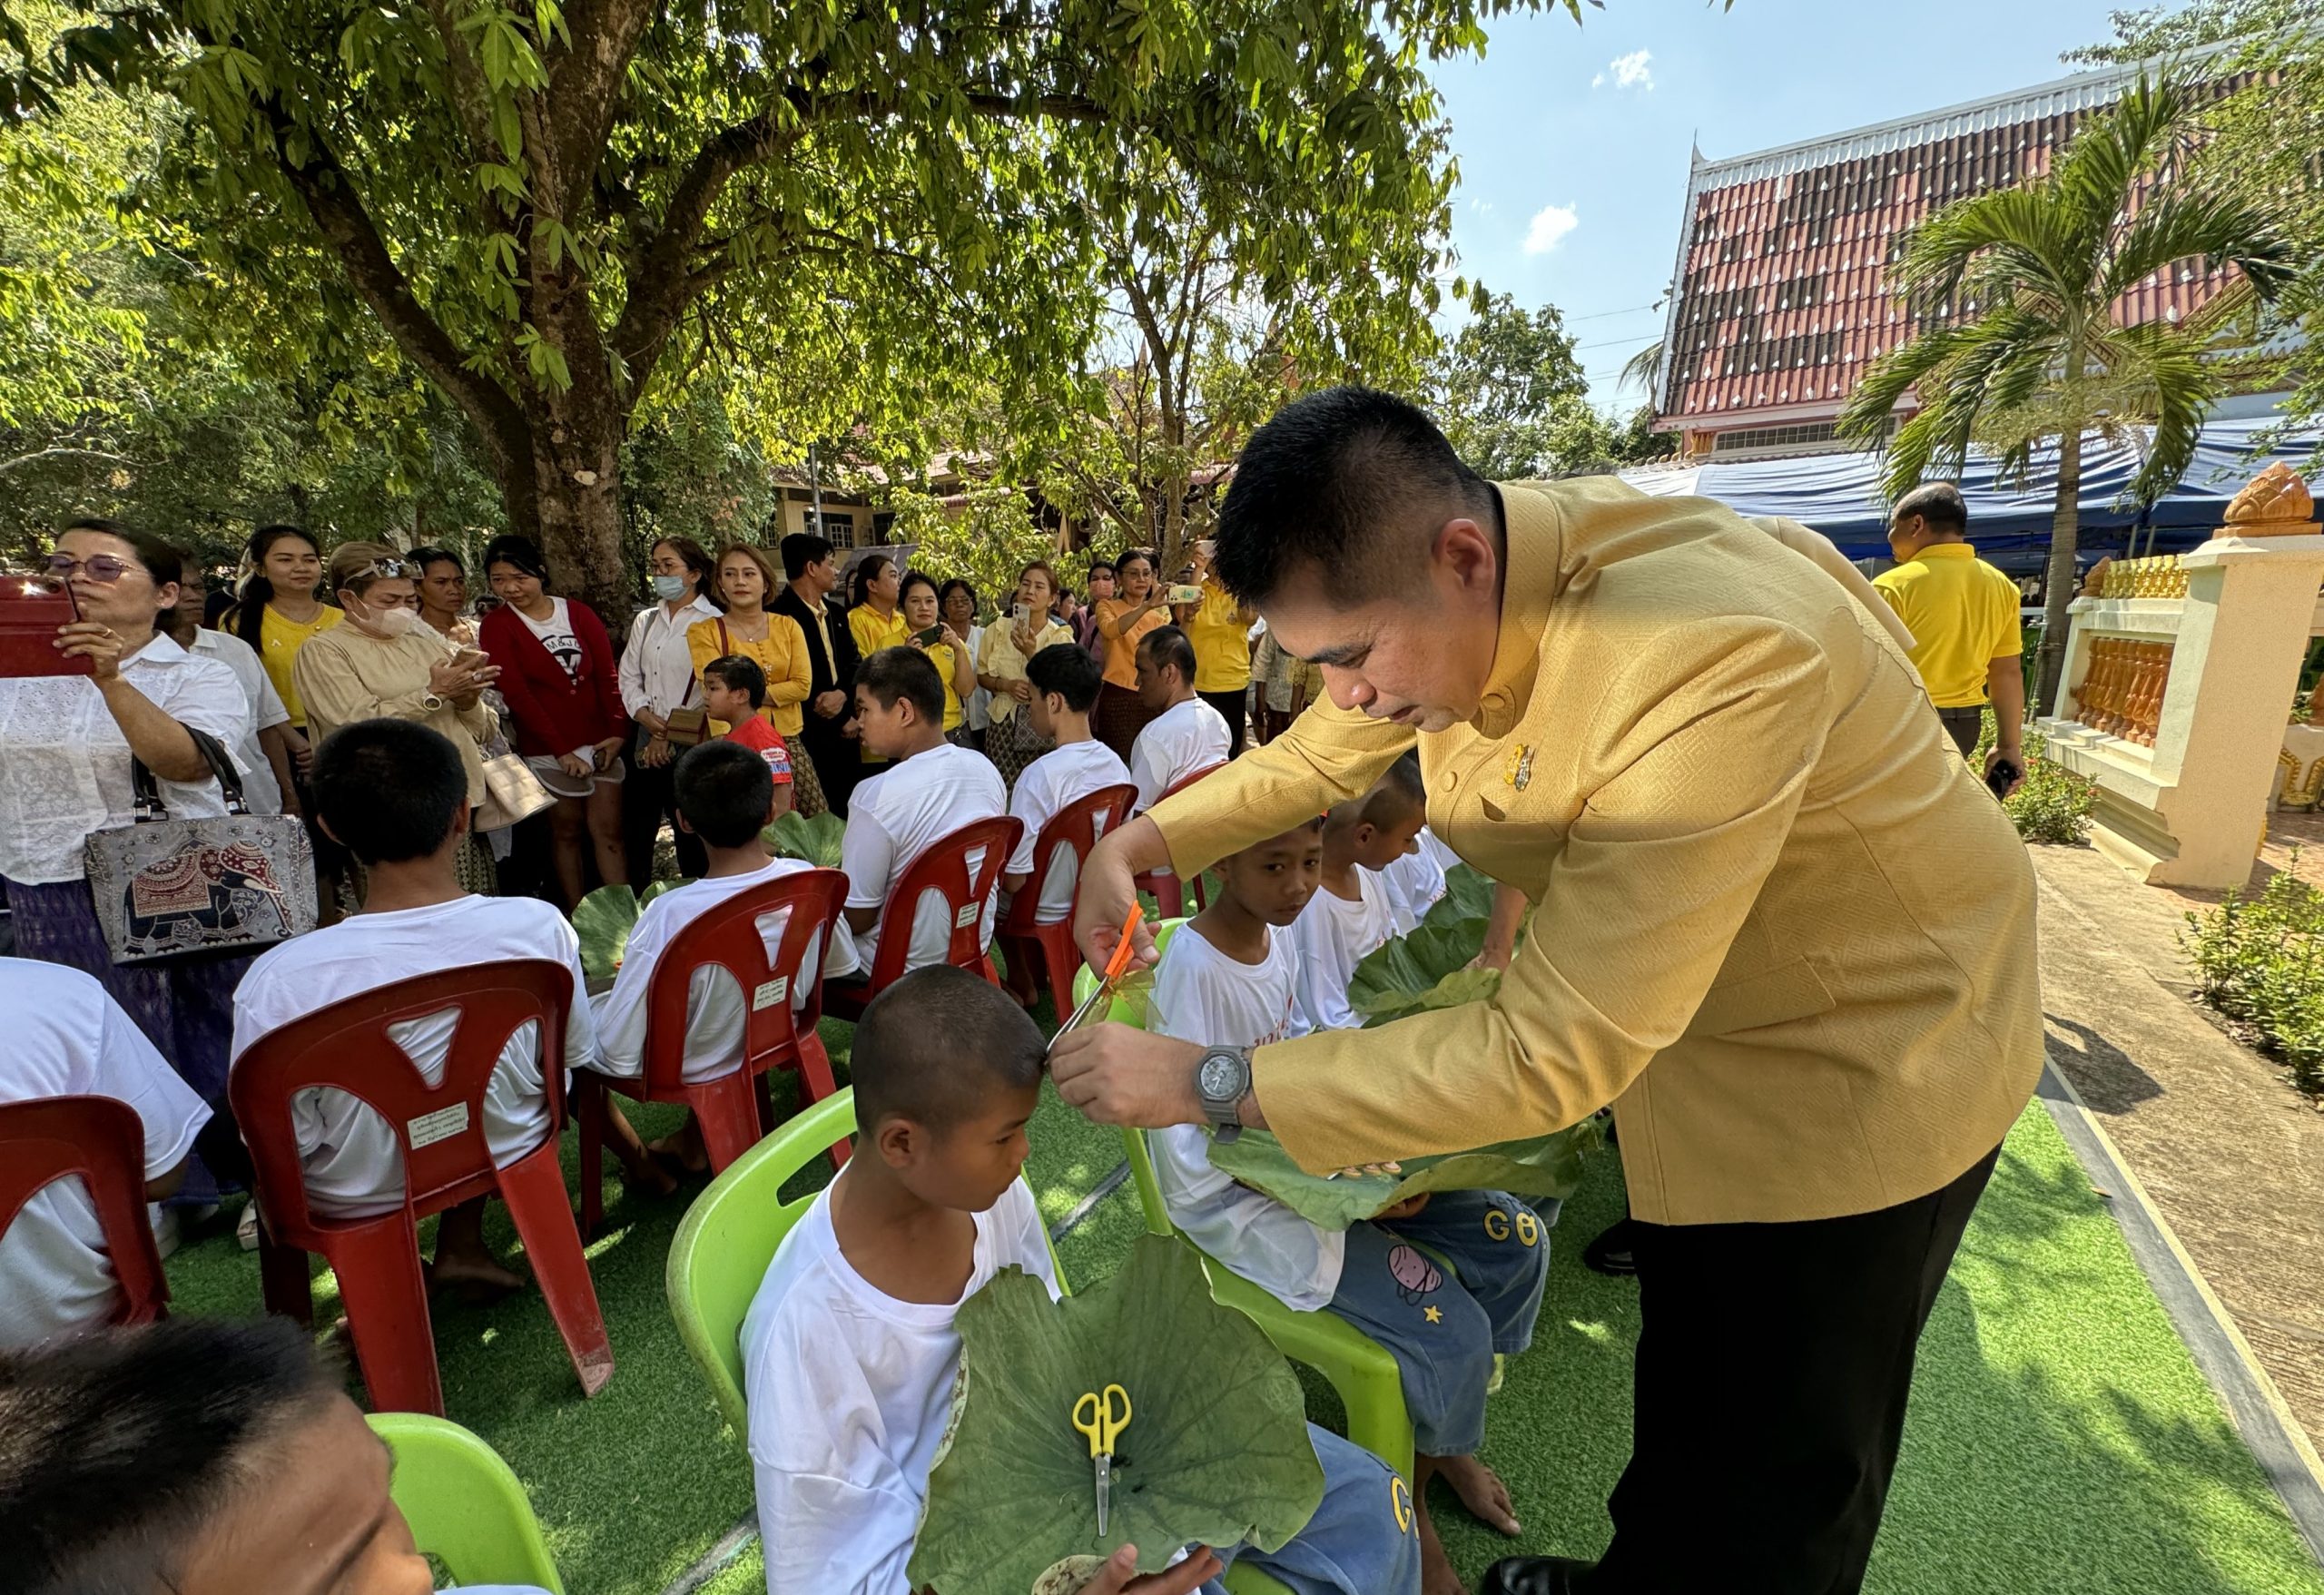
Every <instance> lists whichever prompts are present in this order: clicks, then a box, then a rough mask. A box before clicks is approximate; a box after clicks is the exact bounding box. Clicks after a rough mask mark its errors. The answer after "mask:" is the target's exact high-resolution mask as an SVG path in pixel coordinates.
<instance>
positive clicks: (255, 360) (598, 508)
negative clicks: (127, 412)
mask: <svg viewBox="0 0 2324 1595" xmlns="http://www.w3.org/2000/svg"><path fill="white" fill-rule="evenodd" d="M1552 3H1562V4H1563V5H1565V7H1566V9H1568V10H1569V11H1571V12H1572V13H1573V14H1574V15H1576V16H1577V17H1578V16H1579V12H1580V0H1552ZM72 9H73V10H74V13H75V15H76V16H78V17H79V18H80V19H82V20H81V23H80V25H78V26H75V27H72V28H68V29H66V30H64V32H63V33H62V34H59V35H58V37H57V38H56V40H55V41H54V44H53V45H51V46H50V47H48V48H46V49H40V48H37V47H34V45H33V44H32V43H31V41H30V40H29V38H28V37H27V36H26V35H25V32H24V31H23V30H22V29H21V28H12V29H11V30H10V32H9V33H8V34H6V35H5V37H0V103H8V104H9V105H10V106H11V107H12V109H13V110H14V111H15V113H16V114H17V115H19V116H25V115H46V114H49V113H51V110H52V108H53V107H54V105H55V104H56V103H58V101H57V96H58V94H60V92H61V91H63V90H64V89H67V88H70V87H72V86H74V85H78V84H87V83H97V84H103V85H105V86H107V87H110V88H113V89H115V90H118V91H121V92H123V93H125V94H127V93H136V92H150V93H152V94H157V95H161V96H164V97H166V98H167V99H169V100H171V101H172V102H174V103H176V104H177V105H178V106H181V107H182V108H183V110H184V112H185V113H187V123H186V125H185V130H184V133H183V134H182V136H181V137H180V138H179V139H178V140H177V141H176V143H174V144H173V146H172V152H171V153H172V159H171V160H170V161H169V162H167V163H166V165H165V168H164V176H165V178H166V183H165V185H164V190H165V196H164V197H165V198H166V200H167V202H168V203H169V204H170V206H171V207H172V209H173V210H174V211H175V212H177V213H180V214H182V215H183V216H184V217H185V218H186V220H187V222H188V224H189V236H188V242H189V245H190V247H191V248H192V250H193V251H195V255H196V258H197V259H198V261H199V262H200V264H201V268H202V270H201V271H200V273H199V274H198V276H197V277H196V279H195V281H194V282H193V283H192V285H191V286H192V289H193V290H194V291H195V292H196V294H197V310H198V312H199V313H200V314H201V315H202V316H203V317H204V318H205V319H206V320H208V321H209V322H210V323H211V324H212V325H213V326H217V327H220V328H231V330H232V331H233V333H234V336H235V337H236V339H237V340H238V341H239V343H240V345H241V349H242V352H243V355H244V358H245V359H247V360H248V361H249V362H251V366H252V367H253V368H254V369H257V370H260V371H261V372H265V373H267V374H273V375H281V374H284V373H287V372H289V371H291V370H294V369H300V368H301V367H306V368H315V367H320V369H333V370H340V369H345V370H354V369H363V368H364V367H365V365H366V363H367V361H368V360H369V357H370V356H371V354H372V353H373V351H374V350H375V348H376V346H377V342H378V340H380V339H382V338H384V339H385V340H386V341H387V342H388V344H389V345H390V346H391V347H392V349H393V350H394V351H395V353H396V355H397V356H398V357H399V362H400V364H399V369H403V370H407V371H409V372H414V373H417V374H418V375H419V376H421V377H424V378H425V379H427V380H428V382H430V383H432V384H433V385H434V387H435V388H436V389H438V390H439V391H440V392H441V393H443V394H444V395H445V396H446V397H447V398H448V399H450V400H451V402H452V403H453V404H455V405H456V406H458V409H459V411H460V412H461V414H462V415H463V416H464V417H465V418H466V419H467V421H468V425H469V427H470V428H471V430H472V432H473V434H474V437H475V439H476V444H477V448H478V455H479V457H480V458H481V459H482V461H483V462H484V464H485V466H486V467H487V470H488V472H489V474H490V476H491V477H492V478H493V480H494V481H495V483H496V485H497V487H498V488H499V491H500V494H501V497H502V498H503V501H504V506H505V517H506V520H507V523H508V524H509V525H511V526H513V527H517V528H518V529H522V530H526V531H532V532H537V533H538V534H540V535H541V536H542V537H543V538H544V540H545V542H546V543H547V546H548V547H549V549H550V551H551V553H552V556H554V557H555V558H556V560H557V563H558V564H559V566H560V567H561V569H562V571H563V572H564V573H565V574H566V578H567V580H568V582H569V583H570V585H571V586H573V587H574V589H575V590H576V591H577V592H579V593H580V594H581V595H582V596H588V597H593V598H596V599H597V600H598V601H599V602H601V603H604V604H606V605H607V606H611V607H617V606H618V601H619V599H620V598H621V597H622V596H624V595H625V594H626V593H627V592H628V591H629V590H630V589H631V588H632V586H633V585H634V584H633V578H632V577H631V575H630V573H629V571H628V570H627V569H626V568H625V556H624V547H623V538H622V528H621V517H620V513H619V505H620V497H619V495H620V478H621V471H622V465H623V461H622V444H623V441H624V439H625V436H626V435H627V433H628V430H629V428H630V425H631V423H632V421H633V419H634V418H635V417H637V416H638V415H639V414H640V413H641V410H644V411H646V412H650V411H651V409H652V408H653V406H654V404H655V396H656V393H657V389H660V388H662V387H663V386H664V385H668V384H677V383H681V382H683V381H684V379H685V378H686V376H687V375H688V374H689V373H691V372H693V371H694V370H696V369H699V366H700V363H701V362H702V361H703V360H704V359H715V360H719V361H721V362H724V363H729V364H731V365H733V366H734V367H736V368H738V369H747V370H749V371H750V372H752V373H754V374H756V375H757V376H758V377H760V378H761V379H764V380H767V381H770V382H773V383H775V384H777V391H779V393H780V397H781V400H782V403H783V409H784V412H785V414H784V419H783V423H782V425H783V428H784V429H785V430H787V431H788V432H790V433H791V434H792V435H793V436H795V437H797V438H832V437H841V436H846V435H848V434H849V432H850V431H851V430H852V428H855V427H857V426H858V425H860V424H870V425H872V426H873V427H875V428H877V427H878V426H880V425H881V423H882V421H884V420H886V419H889V418H895V417H897V416H900V415H903V414H906V413H909V412H912V411H918V410H924V409H939V410H941V409H966V408H967V407H968V406H969V405H970V404H971V403H973V402H976V401H977V400H978V399H980V397H981V395H982V394H983V393H984V392H985V391H986V390H988V389H997V390H998V391H999V392H1000V395H1001V397H1002V399H1003V401H1004V402H1006V403H1013V402H1015V401H1016V400H1018V399H1020V398H1021V397H1022V395H1024V394H1025V393H1026V392H1028V391H1029V390H1032V389H1039V388H1040V387H1042V386H1043V385H1045V384H1049V383H1053V382H1054V380H1055V379H1057V378H1058V377H1059V375H1060V374H1061V373H1064V372H1066V371H1068V370H1070V369H1072V368H1073V366H1074V364H1075V362H1076V360H1077V359H1078V358H1079V356H1080V355H1081V354H1082V352H1083V350H1085V349H1086V348H1087V347H1088V330H1089V328H1090V326H1091V324H1092V322H1093V320H1095V318H1096V317H1097V315H1098V310H1099V307H1100V305H1101V302H1102V299H1103V293H1102V288H1101V282H1102V278H1101V274H1100V272H1099V271H1098V270H1097V268H1096V264H1095V260H1094V254H1095V247H1096V246H1095V244H1094V242H1093V240H1094V239H1095V238H1096V237H1097V236H1098V234H1099V233H1101V232H1103V231H1108V230H1112V231H1121V230H1125V229H1128V230H1132V231H1133V232H1135V230H1136V229H1137V228H1138V227H1140V226H1141V225H1142V226H1144V227H1146V228H1148V229H1153V228H1160V227H1164V226H1167V225H1171V224H1173V219H1172V218H1169V217H1168V216H1167V215H1160V214H1156V213H1155V212H1154V211H1153V210H1152V208H1151V207H1147V208H1144V209H1142V208H1141V204H1142V202H1144V201H1145V200H1146V199H1147V197H1148V196H1149V194H1150V192H1151V191H1152V188H1153V184H1154V181H1155V172H1154V167H1155V165H1156V164H1157V163H1159V164H1160V165H1161V166H1162V167H1164V168H1165V169H1166V171H1167V179H1168V182H1170V183H1172V184H1174V185H1183V191H1184V192H1185V193H1186V194H1187V196H1188V199H1189V202H1190V205H1189V210H1188V213H1189V214H1192V215H1196V216H1200V217H1205V218H1215V219H1217V220H1218V221H1219V222H1220V225H1221V229H1222V237H1221V247H1222V248H1223V249H1224V250H1225V251H1226V252H1227V254H1228V255H1229V256H1230V257H1231V258H1232V259H1233V260H1234V261H1236V265H1237V267H1238V269H1239V270H1241V271H1245V272H1246V273H1247V275H1248V279H1249V281H1251V282H1252V283H1253V284H1254V285H1255V289H1256V293H1257V295H1258V296H1259V297H1260V298H1261V299H1263V300H1265V302H1267V303H1269V304H1271V305H1279V304H1288V303H1292V302H1294V301H1295V300H1297V299H1298V297H1299V293H1300V290H1301V288H1302V286H1303V285H1304V284H1307V283H1311V282H1316V281H1355V280H1356V279H1358V278H1359V277H1363V276H1368V275H1377V276H1378V277H1380V278H1381V279H1383V283H1382V287H1381V289H1380V291H1381V292H1382V293H1384V294H1396V293H1407V294H1413V295H1417V296H1418V297H1419V298H1420V299H1421V300H1422V302H1423V304H1426V305H1429V306H1430V307H1431V308H1433V302H1434V297H1435V290H1434V287H1433V276H1434V271H1435V269H1436V267H1437V265H1438V264H1439V257H1440V253H1441V250H1442V243H1441V240H1442V239H1443V237H1444V236H1445V234H1446V232H1447V231H1449V229H1448V227H1447V223H1448V222H1449V213H1448V212H1447V208H1446V207H1447V195H1448V192H1449V189H1450V184H1451V181H1452V172H1451V166H1450V162H1449V160H1447V159H1446V158H1445V156H1444V153H1443V140H1442V137H1441V133H1439V131H1438V129H1437V123H1438V122H1439V112H1440V107H1439V102H1438V99H1437V96H1436V93H1435V91H1434V89H1433V87H1432V86H1431V85H1430V84H1429V82H1428V79H1427V77H1426V75H1425V71H1424V66H1425V64H1426V63H1427V62H1428V61H1430V60H1433V59H1436V58H1441V57H1443V56H1445V55H1447V54H1457V53H1462V52H1468V51H1473V50H1476V49H1478V48H1479V47H1481V45H1482V43H1483V39H1484V34H1483V27H1482V18H1483V16H1484V15H1485V9H1486V8H1485V7H1483V6H1482V5H1478V4H1476V3H1475V0H1384V3H1383V4H1381V5H1375V6H1370V7H1352V6H1344V5H1324V4H1318V3H1316V0H1188V3H1187V4H1183V5H1169V6H1157V5H1146V4H1141V3H1137V0H1126V3H1123V4H1118V5H1108V6H1100V7H1091V6H1086V5H1071V4H1055V5H1039V4H1034V3H1032V0H943V3H940V4H939V5H935V6H934V7H932V8H931V7H925V6H916V7H889V6H874V7H871V8H853V7H845V6H841V5H835V4H832V3H831V0H808V3H806V4H802V5H790V6H777V5H771V4H768V3H767V0H689V3H681V4H675V5H655V4H651V3H650V0H572V3H571V4H556V3H555V0H426V3H425V4H421V5H413V6H409V7H376V6H369V5H347V4H330V3H326V0H145V3H139V0H103V3H102V4H101V3H100V0H73V5H72ZM1493 9H1495V10H1498V9H1499V5H1495V6H1494V8H1493ZM11 56H13V57H14V59H13V61H12V60H11V59H9V58H10V57H11ZM1141 218H1144V219H1145V220H1143V221H1142V222H1141V220H1140V219H1141ZM1138 241H1139V242H1140V243H1141V244H1145V243H1147V242H1149V241H1148V240H1145V239H1139V240H1138ZM818 366H820V367H821V368H822V369H826V370H829V371H831V372H832V374H833V376H834V378H835V379H834V380H831V381H827V382H821V383H818V382H815V381H812V380H810V381H792V380H787V378H788V377H789V376H790V374H791V373H792V372H793V371H796V370H801V369H815V368H816V367H818Z"/></svg>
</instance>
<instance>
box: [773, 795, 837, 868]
mask: <svg viewBox="0 0 2324 1595" xmlns="http://www.w3.org/2000/svg"><path fill="white" fill-rule="evenodd" d="M846 832H847V822H846V821H844V820H842V819H841V818H840V817H839V816H838V815H837V814H833V813H830V812H824V813H821V814H818V815H816V816H815V817H814V818H813V819H812V820H810V819H808V818H807V817H806V816H805V815H804V814H802V813H800V812H798V811H797V810H796V809H793V811H792V812H789V813H787V814H785V815H783V818H782V819H780V820H777V821H776V822H774V823H773V824H772V825H770V826H768V827H767V828H766V829H765V830H764V831H763V832H760V833H759V840H760V841H761V842H765V843H766V845H767V846H768V847H770V848H772V849H773V850H774V852H776V853H777V854H778V855H779V856H781V857H783V858H786V859H803V860H805V861H807V862H808V863H811V864H812V865H814V866H815V868H817V869H818V870H836V869H838V868H839V867H840V839H841V838H842V836H844V835H845V834H846Z"/></svg>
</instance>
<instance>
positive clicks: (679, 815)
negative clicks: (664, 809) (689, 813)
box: [670, 809, 694, 836]
mask: <svg viewBox="0 0 2324 1595" xmlns="http://www.w3.org/2000/svg"><path fill="white" fill-rule="evenodd" d="M670 823H671V824H673V825H675V826H676V827H677V828H678V834H679V835H680V836H692V835H693V834H694V827H693V826H692V825H690V824H688V823H687V822H686V816H685V811H684V810H683V809H673V810H672V811H671V812H670Z"/></svg>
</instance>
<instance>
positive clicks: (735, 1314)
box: [447, 1089, 1410, 1595]
mask: <svg viewBox="0 0 2324 1595" xmlns="http://www.w3.org/2000/svg"><path fill="white" fill-rule="evenodd" d="M854 1133H855V1093H854V1091H852V1089H851V1090H842V1091H840V1092H838V1093H837V1094H835V1095H833V1096H830V1097H826V1098H823V1100H822V1101H821V1102H818V1103H816V1104H815V1106H814V1107H812V1108H809V1109H808V1110H807V1111H806V1112H804V1113H802V1114H799V1115H797V1116H795V1117H793V1118H792V1119H791V1120H790V1121H789V1122H787V1123H785V1124H783V1125H782V1126H781V1127H778V1128H777V1129H776V1130H775V1131H774V1133H773V1134H772V1135H770V1136H768V1137H765V1138H764V1139H763V1140H762V1141H760V1142H759V1144H758V1145H757V1146H755V1147H752V1148H751V1149H750V1150H749V1151H748V1152H745V1153H744V1154H743V1156H742V1157H738V1158H736V1159H735V1160H734V1162H733V1163H732V1164H730V1165H728V1166H727V1168H726V1171H725V1172H724V1173H723V1174H721V1175H720V1176H719V1177H717V1178H716V1179H714V1180H712V1181H711V1182H710V1185H709V1186H708V1187H707V1188H705V1189H704V1191H703V1193H702V1195H701V1196H697V1197H695V1198H694V1206H692V1207H691V1208H689V1209H687V1211H686V1216H685V1221H684V1223H683V1224H681V1225H679V1226H678V1235H677V1239H676V1240H675V1242H673V1243H672V1245H671V1246H670V1261H669V1266H668V1268H667V1270H666V1271H665V1275H664V1281H665V1285H666V1287H667V1289H668V1291H669V1296H670V1313H671V1315H672V1316H673V1317H675V1319H676V1320H677V1322H678V1338H679V1339H680V1340H682V1341H684V1343H685V1347H686V1350H687V1351H688V1352H690V1353H692V1354H693V1355H694V1365H695V1366H696V1367H699V1368H700V1369H701V1370H702V1374H703V1377H704V1379H707V1380H708V1381H709V1382H710V1390H711V1393H712V1394H713V1395H714V1396H715V1397H716V1398H717V1401H718V1410H719V1411H720V1412H721V1413H724V1415H725V1419H726V1423H727V1426H728V1428H729V1429H731V1430H732V1431H733V1433H734V1438H735V1439H736V1440H737V1441H738V1442H739V1441H741V1440H743V1437H744V1436H746V1435H748V1434H749V1433H750V1409H749V1405H748V1403H746V1402H745V1400H744V1399H743V1316H744V1314H747V1313H748V1312H749V1311H750V1307H751V1298H752V1297H753V1296H754V1295H757V1294H758V1288H759V1285H760V1283H761V1282H762V1281H763V1280H764V1279H765V1277H766V1268H767V1265H768V1264H769V1263H771V1262H773V1260H774V1250H775V1248H776V1247H777V1246H779V1245H782V1244H783V1236H786V1235H789V1234H790V1233H791V1226H793V1225H794V1224H797V1223H798V1222H799V1216H800V1215H801V1214H803V1213H804V1212H806V1210H807V1208H808V1206H809V1205H810V1204H811V1203H812V1202H813V1201H814V1199H815V1198H814V1196H813V1194H812V1193H810V1194H809V1195H807V1196H802V1197H800V1198H799V1199H798V1200H797V1201H795V1202H785V1201H783V1199H782V1196H781V1193H782V1190H783V1186H784V1185H785V1184H786V1183H788V1182H789V1180H790V1178H791V1177H792V1176H793V1175H794V1174H797V1173H798V1172H799V1171H800V1170H801V1169H803V1168H804V1167H807V1165H809V1164H810V1163H812V1162H813V1161H814V1160H815V1159H816V1158H817V1157H821V1156H822V1155H823V1154H824V1153H825V1152H827V1151H829V1150H830V1148H831V1145H832V1142H833V1141H835V1140H838V1139H839V1138H841V1137H845V1136H852V1135H853V1134H854ZM1043 1238H1044V1239H1046V1238H1047V1237H1046V1236H1044V1237H1043ZM1049 1261H1050V1262H1051V1263H1052V1264H1053V1265H1057V1277H1058V1284H1059V1286H1060V1287H1062V1286H1064V1285H1065V1268H1064V1265H1061V1264H1058V1262H1057V1247H1056V1245H1054V1244H1052V1245H1050V1246H1049ZM447 1427H449V1425H447ZM1409 1443H1410V1442H1409V1440H1407V1447H1408V1448H1409ZM548 1587H549V1588H551V1589H554V1588H555V1586H554V1585H551V1586H548ZM1226 1588H1227V1589H1228V1590H1230V1591H1232V1592H1233V1595H1291V1592H1290V1590H1287V1589H1286V1588H1285V1586H1284V1585H1283V1584H1281V1583H1279V1582H1278V1581H1276V1580H1274V1579H1271V1578H1269V1577H1268V1576H1267V1575H1266V1574H1265V1573H1263V1572H1261V1571H1260V1570H1258V1569H1256V1568H1247V1567H1243V1568H1230V1569H1228V1570H1227V1573H1226Z"/></svg>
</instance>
